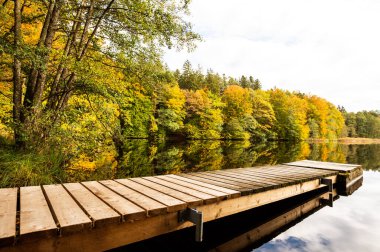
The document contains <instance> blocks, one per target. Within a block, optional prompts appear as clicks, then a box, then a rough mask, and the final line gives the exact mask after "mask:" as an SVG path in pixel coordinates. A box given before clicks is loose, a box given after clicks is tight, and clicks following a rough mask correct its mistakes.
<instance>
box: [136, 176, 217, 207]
mask: <svg viewBox="0 0 380 252" xmlns="http://www.w3.org/2000/svg"><path fill="white" fill-rule="evenodd" d="M143 179H145V180H149V181H151V182H154V183H156V184H160V185H163V186H166V187H169V188H171V189H174V190H178V191H181V192H183V193H186V194H190V195H192V196H194V197H197V198H200V199H202V200H203V201H204V203H206V204H209V203H212V202H215V201H217V200H218V199H217V198H216V197H215V196H213V195H210V194H207V193H203V192H200V191H197V190H194V189H191V188H188V187H185V186H181V185H178V184H175V183H171V182H168V181H165V180H162V179H158V178H157V177H144V178H143Z"/></svg>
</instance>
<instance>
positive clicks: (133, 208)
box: [82, 181, 147, 220]
mask: <svg viewBox="0 0 380 252" xmlns="http://www.w3.org/2000/svg"><path fill="white" fill-rule="evenodd" d="M82 184H83V185H84V186H85V187H87V188H88V189H89V190H90V191H91V192H92V193H93V194H95V195H96V196H97V197H99V198H100V199H102V200H103V201H104V202H105V203H107V204H108V205H109V206H110V207H111V208H112V209H113V210H115V211H116V212H118V213H119V214H121V215H122V218H123V220H140V219H144V218H145V217H146V215H147V213H146V211H145V210H144V209H143V208H141V207H139V206H137V205H135V204H134V203H132V202H131V201H129V200H127V199H125V198H124V197H122V196H121V195H119V194H117V193H115V192H113V191H112V190H110V189H109V188H107V187H105V186H103V185H102V184H100V183H99V182H97V181H87V182H82Z"/></svg>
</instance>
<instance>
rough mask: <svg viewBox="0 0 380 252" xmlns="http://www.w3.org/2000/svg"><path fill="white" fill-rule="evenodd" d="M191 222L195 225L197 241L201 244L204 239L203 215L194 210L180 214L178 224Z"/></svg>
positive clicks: (188, 209) (187, 210) (190, 209)
mask: <svg viewBox="0 0 380 252" xmlns="http://www.w3.org/2000/svg"><path fill="white" fill-rule="evenodd" d="M185 221H190V222H191V223H193V224H194V225H195V241H197V242H201V241H202V239H203V214H202V212H200V211H197V210H196V209H192V208H186V209H185V210H182V211H179V212H178V222H179V223H182V222H185Z"/></svg>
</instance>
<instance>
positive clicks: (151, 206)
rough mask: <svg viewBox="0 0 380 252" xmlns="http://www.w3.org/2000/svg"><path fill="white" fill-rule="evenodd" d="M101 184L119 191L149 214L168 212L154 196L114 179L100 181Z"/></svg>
mask: <svg viewBox="0 0 380 252" xmlns="http://www.w3.org/2000/svg"><path fill="white" fill-rule="evenodd" d="M100 183H101V184H103V185H105V186H107V187H108V188H110V189H111V190H112V191H114V192H117V193H118V194H120V195H122V196H123V197H125V198H127V199H128V200H130V201H131V202H133V203H135V204H136V205H138V206H140V207H142V208H144V209H145V210H146V211H147V215H148V216H153V215H158V214H163V213H166V212H167V207H166V206H165V205H164V204H162V203H160V202H158V201H156V200H153V199H152V198H149V197H147V196H145V195H144V194H141V193H139V192H137V191H134V190H132V189H130V188H128V187H126V186H124V185H122V184H120V183H118V182H116V181H113V180H103V181H100Z"/></svg>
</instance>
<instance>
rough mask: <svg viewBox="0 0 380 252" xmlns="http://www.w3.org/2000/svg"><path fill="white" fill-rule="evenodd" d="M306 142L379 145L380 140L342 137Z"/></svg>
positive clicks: (310, 139)
mask: <svg viewBox="0 0 380 252" xmlns="http://www.w3.org/2000/svg"><path fill="white" fill-rule="evenodd" d="M307 141H308V142H311V143H328V142H338V143H342V144H380V138H360V137H343V138H338V139H334V140H329V139H313V138H309V139H308V140H307Z"/></svg>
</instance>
